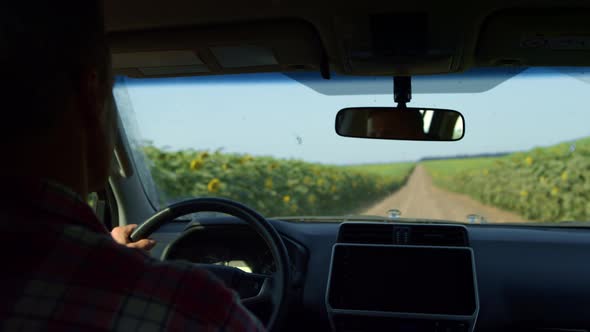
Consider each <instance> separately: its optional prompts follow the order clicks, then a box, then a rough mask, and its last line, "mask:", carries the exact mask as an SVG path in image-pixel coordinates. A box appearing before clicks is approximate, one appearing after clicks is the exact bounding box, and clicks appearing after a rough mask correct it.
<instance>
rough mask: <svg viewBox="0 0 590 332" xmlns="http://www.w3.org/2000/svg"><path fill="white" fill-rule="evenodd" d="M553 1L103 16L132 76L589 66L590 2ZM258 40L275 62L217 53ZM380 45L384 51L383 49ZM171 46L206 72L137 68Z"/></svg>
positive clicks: (120, 10)
mask: <svg viewBox="0 0 590 332" xmlns="http://www.w3.org/2000/svg"><path fill="white" fill-rule="evenodd" d="M232 4H233V5H235V6H232ZM556 6H557V5H556V3H555V2H554V1H531V0H525V1H519V2H518V3H515V2H514V1H499V0H494V1H492V0H488V1H477V2H472V1H469V0H463V1H445V2H440V1H436V0H423V1H412V2H410V1H404V2H401V1H400V2H396V1H392V2H385V1H371V0H369V1H363V2H362V6H361V4H356V5H351V4H345V3H342V2H336V1H322V2H321V3H314V2H311V1H305V2H301V1H298V2H294V1H280V0H271V1H254V2H252V1H249V2H248V6H247V7H245V6H244V5H243V2H238V1H224V2H220V3H218V4H206V5H204V4H203V3H202V2H195V1H187V0H171V1H166V2H154V3H150V4H149V5H146V3H145V2H143V1H139V0H126V1H115V0H106V4H105V12H106V22H107V30H108V32H109V34H110V37H111V41H112V42H111V45H112V50H113V55H114V57H115V58H116V59H115V60H116V61H115V63H117V60H118V56H119V55H121V54H127V55H130V56H131V58H130V59H131V62H129V61H127V62H126V63H125V65H121V66H119V68H117V66H115V67H116V68H115V71H116V72H117V73H119V74H124V75H127V76H131V77H170V76H195V75H215V74H227V73H242V72H290V71H320V70H323V71H324V72H327V70H330V71H334V72H337V73H340V74H349V75H387V76H392V75H421V74H439V73H452V72H462V71H465V70H467V69H469V68H472V67H490V66H492V67H493V66H506V65H509V66H589V65H590V39H589V38H587V37H586V36H588V35H590V25H588V24H587V22H588V21H589V19H590V3H588V2H581V1H571V0H566V1H560V2H559V4H558V6H557V7H556ZM228 8H233V10H228ZM375 22H377V23H375ZM392 22H398V23H392ZM375 31H380V33H379V35H378V36H376V34H375ZM383 43H385V44H386V45H382V44H383ZM252 46H254V47H259V48H260V49H264V50H267V51H269V52H270V53H271V54H273V55H274V57H275V60H276V63H268V64H264V65H261V64H260V63H258V64H254V63H253V64H252V65H247V64H246V65H244V66H241V67H239V68H236V67H231V68H230V67H226V66H224V65H223V63H222V61H221V60H220V59H219V57H218V56H217V54H216V53H215V47H234V49H233V50H234V51H235V50H238V51H239V48H240V47H242V48H243V47H252ZM379 47H381V49H380V50H377V51H376V48H379ZM383 47H385V51H386V52H379V51H383ZM165 51H189V52H193V53H194V54H195V55H196V57H197V58H198V59H199V60H198V62H199V63H200V64H202V65H203V66H202V68H201V69H203V68H204V69H205V70H204V71H203V70H201V69H199V70H195V71H191V70H193V69H194V68H192V67H191V68H189V67H186V65H187V64H186V62H184V63H182V62H175V61H177V59H176V60H175V59H168V61H163V62H162V63H164V64H162V63H160V67H159V68H158V70H150V71H147V70H142V68H140V67H141V65H140V64H139V63H138V64H137V65H134V64H133V59H134V56H137V55H138V52H140V53H141V52H143V53H145V52H165ZM242 51H243V49H242ZM236 52H237V51H236ZM371 52H373V53H371ZM367 53H371V54H369V55H367ZM239 54H240V53H239V52H238V53H236V56H237V57H239ZM154 55H155V56H156V57H160V59H161V58H163V57H165V56H166V54H161V53H160V54H157V53H154ZM127 60H129V58H127ZM183 66H184V67H183ZM143 69H145V68H143Z"/></svg>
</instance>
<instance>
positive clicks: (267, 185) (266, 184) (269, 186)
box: [264, 178, 272, 189]
mask: <svg viewBox="0 0 590 332" xmlns="http://www.w3.org/2000/svg"><path fill="white" fill-rule="evenodd" d="M264 188H266V189H272V179H271V178H268V179H266V180H265V181H264Z"/></svg>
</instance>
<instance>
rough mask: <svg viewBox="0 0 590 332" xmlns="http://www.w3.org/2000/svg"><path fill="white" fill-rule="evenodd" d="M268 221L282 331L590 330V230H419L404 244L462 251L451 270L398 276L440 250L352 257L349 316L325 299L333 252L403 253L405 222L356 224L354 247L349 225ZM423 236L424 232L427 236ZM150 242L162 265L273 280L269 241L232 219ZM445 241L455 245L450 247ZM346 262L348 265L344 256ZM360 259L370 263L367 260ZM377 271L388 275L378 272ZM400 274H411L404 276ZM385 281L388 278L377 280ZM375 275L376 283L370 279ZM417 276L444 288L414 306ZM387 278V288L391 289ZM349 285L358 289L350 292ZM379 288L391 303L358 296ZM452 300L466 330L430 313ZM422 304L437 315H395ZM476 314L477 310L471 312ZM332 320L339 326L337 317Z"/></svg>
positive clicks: (180, 226)
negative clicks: (283, 289) (282, 297)
mask: <svg viewBox="0 0 590 332" xmlns="http://www.w3.org/2000/svg"><path fill="white" fill-rule="evenodd" d="M269 221H270V222H271V223H272V224H273V226H274V227H275V228H276V229H277V231H278V232H279V233H280V234H281V236H282V238H283V240H284V242H285V246H286V247H287V250H288V253H289V258H290V260H291V262H290V264H291V266H290V269H291V273H292V276H293V284H292V292H293V294H295V296H294V300H293V303H292V304H291V306H290V308H289V316H288V317H287V320H288V323H287V324H285V326H287V327H288V329H287V330H288V331H301V330H305V329H306V330H313V331H334V330H337V331H380V330H381V329H382V327H383V326H388V327H389V328H388V329H387V330H391V329H392V328H393V327H395V330H399V331H470V330H474V331H500V330H502V331H546V332H547V331H563V332H565V331H588V327H590V317H588V315H587V313H588V312H590V286H588V285H589V283H588V280H590V264H588V263H587V262H588V258H589V256H590V230H588V229H583V228H580V229H573V228H558V227H526V226H511V225H490V224H488V225H476V224H474V225H465V226H462V225H461V226H460V228H461V229H462V232H463V234H464V238H461V236H460V235H457V232H454V233H453V232H450V233H449V232H447V233H444V232H442V233H441V234H438V233H437V234H435V233H436V232H434V233H433V232H432V226H438V225H440V224H438V223H437V224H433V223H426V222H425V223H421V224H416V225H417V226H415V227H418V228H417V229H418V230H419V231H416V233H415V234H421V235H420V236H418V235H414V236H410V237H411V238H413V239H414V243H413V245H414V246H416V248H418V247H419V248H424V247H435V248H442V247H451V248H456V249H460V250H459V251H461V252H462V253H461V254H459V255H458V256H457V255H455V256H456V257H455V256H453V257H455V258H453V260H454V262H455V263H454V264H458V265H455V267H454V268H448V266H447V265H439V266H438V268H436V267H435V268H433V269H431V270H429V271H427V272H426V273H421V274H412V271H409V272H408V271H407V265H404V266H405V270H404V267H403V266H400V264H399V262H400V261H403V260H404V259H406V260H407V257H414V258H415V257H422V258H421V259H420V261H424V262H429V263H428V264H426V265H424V266H422V267H420V269H422V270H420V271H423V270H424V268H426V267H428V266H430V267H433V266H434V265H436V264H437V262H438V261H440V259H442V258H440V257H443V256H444V255H443V256H440V255H439V254H441V251H440V250H437V251H435V252H432V251H431V252H428V253H427V254H424V253H422V254H421V255H422V256H416V255H417V253H416V252H411V253H410V254H409V256H408V255H406V256H407V257H406V258H404V257H402V256H403V255H402V256H400V253H402V251H399V250H396V251H395V252H396V254H395V255H397V256H395V255H394V256H392V255H393V254H392V253H387V252H386V251H387V250H390V251H391V249H386V250H385V251H383V250H381V249H380V250H379V251H373V252H362V251H355V252H354V255H353V256H357V258H356V260H357V261H360V262H363V261H364V265H358V264H357V263H355V264H356V265H350V264H349V263H347V264H349V265H346V264H340V263H338V264H339V268H340V269H341V270H342V267H344V271H346V270H347V269H348V270H349V271H356V272H359V271H361V272H362V271H365V272H367V273H366V274H363V273H356V274H354V273H353V278H357V279H358V280H355V281H354V283H349V284H347V283H346V282H347V281H346V280H345V281H344V282H340V283H341V284H342V285H344V286H343V288H341V289H347V288H348V289H356V290H357V291H356V292H352V295H351V294H348V295H350V296H349V298H348V299H344V301H345V302H342V303H345V304H346V306H347V308H346V310H349V311H350V310H351V309H352V311H353V312H342V311H338V310H340V308H335V307H334V306H333V304H332V302H331V301H330V296H329V294H330V289H331V288H330V287H331V283H332V280H331V279H332V278H333V276H332V272H333V271H332V270H333V269H334V266H335V263H334V262H333V260H334V255H335V254H336V252H337V250H339V249H337V248H338V247H346V246H355V245H356V246H359V247H362V248H365V249H363V250H367V249H366V248H367V247H371V246H377V247H379V248H392V247H394V246H400V243H401V244H402V245H403V242H399V241H404V234H403V233H401V235H400V234H399V233H396V232H394V231H392V230H393V229H395V228H396V227H397V228H399V227H402V229H403V228H407V227H408V223H405V222H403V220H402V221H400V222H399V223H398V222H396V223H379V224H375V223H358V224H360V225H361V226H362V227H364V229H357V230H355V231H354V232H348V233H349V234H357V235H358V236H357V237H358V238H357V239H349V238H345V237H344V236H343V234H342V229H343V228H344V227H350V225H352V224H351V223H338V222H330V223H306V222H286V221H281V220H269ZM449 225H451V224H447V225H444V226H449ZM451 226H454V225H451ZM429 227H430V228H429ZM427 229H430V231H425V230H427ZM444 229H448V228H444ZM439 233H440V232H439ZM451 233H452V234H451ZM453 234H454V235H453ZM152 237H153V238H154V239H156V240H157V241H158V245H157V246H156V248H155V249H154V250H153V251H152V254H153V255H154V256H157V257H158V258H162V259H173V260H176V259H179V260H188V261H191V262H194V263H209V264H211V263H214V264H232V263H233V264H237V265H236V266H237V267H239V268H240V267H241V268H243V269H246V270H249V271H252V272H253V273H261V274H265V273H272V271H273V269H274V262H273V260H272V255H270V253H269V251H268V249H267V248H266V245H265V243H264V242H263V241H262V239H261V238H260V237H259V236H258V235H257V234H256V233H255V232H254V231H253V230H251V229H250V228H249V227H248V226H247V225H246V224H245V223H244V222H243V221H241V220H239V219H236V218H232V217H207V218H200V219H199V220H198V221H196V220H190V221H189V220H178V221H176V222H172V223H170V224H168V225H165V226H163V227H162V228H161V229H160V230H159V231H158V232H157V233H154V234H153V236H152ZM451 240H452V241H455V242H454V243H452V242H449V241H451ZM461 241H464V242H461ZM355 242H356V244H354V243H355ZM407 244H408V243H406V245H407ZM449 244H450V245H449ZM355 250H356V249H355ZM467 252H469V254H467ZM433 254H434V255H439V256H436V257H439V258H437V259H430V261H429V257H430V258H432V257H434V256H433ZM404 255H405V254H404ZM412 255H414V256H412ZM447 256H449V255H447ZM347 257H351V256H350V253H349V255H348V256H347ZM363 257H366V258H367V259H366V260H363ZM449 257H451V256H449ZM466 257H470V259H469V260H467V259H466ZM369 258H370V259H369ZM414 260H415V259H414ZM457 262H458V263H457ZM466 262H467V263H469V264H472V265H470V266H472V267H473V279H472V280H473V282H472V283H470V277H469V276H470V275H469V274H468V273H466V272H465V271H467V272H468V270H467V269H465V267H466V265H465V264H467V263H466ZM377 265H378V266H381V267H386V269H383V268H376V266H377ZM355 269H356V270H355ZM461 269H462V270H463V271H464V272H462V273H460V274H457V275H454V274H453V273H455V272H453V271H456V270H461ZM403 271H406V272H407V273H405V274H404V273H401V272H403ZM441 271H443V272H445V271H446V272H445V273H446V274H441ZM383 273H389V275H386V276H383V275H382V274H383ZM371 275H380V277H379V278H371V277H370V276H371ZM399 275H401V276H399ZM420 275H422V276H424V275H432V278H433V279H436V280H439V281H441V280H442V282H434V283H430V285H431V288H430V289H429V291H428V292H422V293H420V295H419V296H422V297H423V299H422V300H421V301H414V302H413V303H412V301H410V300H411V297H409V296H408V294H405V293H403V292H400V290H403V289H407V288H408V283H410V284H411V280H414V278H416V277H417V276H420ZM367 276H368V277H367ZM398 276H399V277H398ZM395 278H397V280H396V279H395ZM456 278H462V279H461V281H460V282H454V283H452V287H454V289H455V291H452V292H450V293H449V292H443V291H441V292H439V295H440V296H439V300H436V299H434V300H432V299H430V298H428V296H429V295H428V294H431V295H432V294H436V292H437V290H440V289H441V287H444V285H451V283H450V282H451V281H452V280H455V279H456ZM341 280H344V279H341ZM388 280H391V283H390V284H389V283H388V282H387V281H388ZM426 280H430V279H427V278H426V279H425V278H423V280H422V282H425V281H426ZM445 280H446V282H445ZM355 284H356V285H359V286H358V287H354V286H353V285H355ZM433 285H434V286H433ZM383 287H385V288H383ZM449 287H450V286H449ZM461 287H463V288H461ZM416 289H417V288H416ZM380 290H382V291H385V292H389V293H388V296H389V298H391V301H382V303H376V302H375V301H374V300H375V298H371V297H370V296H369V297H366V296H365V297H364V298H363V294H372V293H373V294H374V293H376V292H378V291H380ZM471 291H472V292H473V295H472V293H470V292H471ZM433 292H434V293H433ZM336 293H342V290H336ZM449 294H462V295H461V296H463V297H464V299H465V300H464V301H463V302H461V303H458V304H457V305H456V309H457V311H456V312H455V311H453V310H451V309H453V308H451V309H448V310H450V311H447V312H446V314H449V313H450V314H454V313H460V314H461V315H456V316H457V317H459V318H461V317H462V318H461V322H463V323H464V324H454V325H448V324H447V323H448V322H449V320H447V319H446V318H449V317H448V316H449V315H447V316H440V315H436V310H440V309H441V308H443V309H444V307H445V305H447V303H446V302H444V303H443V302H440V299H445V298H448V297H449ZM433 296H434V295H433ZM404 297H405V298H404ZM434 298H436V296H434ZM424 300H429V301H424ZM363 301H365V302H364V303H363ZM437 301H438V302H437ZM470 301H476V302H473V303H472V302H470ZM333 303H336V302H333ZM424 304H426V305H430V306H432V308H434V309H436V310H435V311H433V310H434V309H433V310H431V312H430V314H432V313H433V312H434V313H435V314H434V315H433V316H431V317H429V316H424V315H423V314H424V313H422V315H420V314H418V315H407V314H401V315H400V312H399V311H420V310H424V309H425V308H426V309H427V307H425V306H424ZM375 306H377V307H375ZM379 306H380V307H379ZM399 308H402V309H403V310H400V309H399ZM408 308H410V309H408ZM472 308H476V309H477V310H475V311H474V312H473V314H469V313H470V312H471V311H472V310H471V309H472ZM355 311H356V312H355ZM335 313H336V314H339V315H335ZM343 313H344V314H343ZM359 313H361V314H359ZM383 313H387V314H383ZM425 313H426V314H428V312H425ZM335 316H338V318H336V319H335ZM451 316H453V315H451ZM301 317H305V319H301ZM457 317H450V318H451V321H455V322H458V320H457V319H455V318H457ZM442 318H444V319H442ZM435 319H439V320H438V321H436V322H437V323H436V324H434V323H432V322H434V321H435ZM431 323H432V324H431Z"/></svg>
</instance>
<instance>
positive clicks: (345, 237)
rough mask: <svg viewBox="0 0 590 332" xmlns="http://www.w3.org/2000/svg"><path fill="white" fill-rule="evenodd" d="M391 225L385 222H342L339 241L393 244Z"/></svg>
mask: <svg viewBox="0 0 590 332" xmlns="http://www.w3.org/2000/svg"><path fill="white" fill-rule="evenodd" d="M392 232H393V226H392V225H386V224H342V225H341V226H340V232H339V233H338V242H339V243H365V244H394V243H393V234H392Z"/></svg>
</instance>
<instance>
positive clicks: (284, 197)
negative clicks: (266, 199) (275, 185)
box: [283, 195, 291, 203]
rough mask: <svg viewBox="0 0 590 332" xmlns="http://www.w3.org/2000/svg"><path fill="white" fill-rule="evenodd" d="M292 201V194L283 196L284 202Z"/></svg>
mask: <svg viewBox="0 0 590 332" xmlns="http://www.w3.org/2000/svg"><path fill="white" fill-rule="evenodd" d="M290 201H291V196H289V195H285V196H283V202H285V203H289V202H290Z"/></svg>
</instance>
